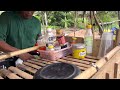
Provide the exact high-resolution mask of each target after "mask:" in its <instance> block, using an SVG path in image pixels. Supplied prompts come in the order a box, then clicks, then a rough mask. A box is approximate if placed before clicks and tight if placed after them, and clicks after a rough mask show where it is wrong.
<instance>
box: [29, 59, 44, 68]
mask: <svg viewBox="0 0 120 90" xmlns="http://www.w3.org/2000/svg"><path fill="white" fill-rule="evenodd" d="M27 62H30V63H33V64H36V65H39V66H42V67H43V66H46V65H45V64H43V63H39V62H35V61H31V60H27Z"/></svg>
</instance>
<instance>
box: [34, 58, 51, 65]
mask: <svg viewBox="0 0 120 90" xmlns="http://www.w3.org/2000/svg"><path fill="white" fill-rule="evenodd" d="M32 60H33V61H36V62H40V63H45V64H52V63H51V62H47V61H43V60H37V59H32Z"/></svg>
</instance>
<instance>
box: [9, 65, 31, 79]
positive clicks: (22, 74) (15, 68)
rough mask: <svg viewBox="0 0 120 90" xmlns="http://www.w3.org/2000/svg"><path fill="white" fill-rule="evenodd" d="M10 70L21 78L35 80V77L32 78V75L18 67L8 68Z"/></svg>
mask: <svg viewBox="0 0 120 90" xmlns="http://www.w3.org/2000/svg"><path fill="white" fill-rule="evenodd" d="M8 70H10V71H12V72H14V73H16V74H18V75H19V76H21V77H23V78H25V79H33V76H32V75H30V74H28V73H26V72H24V71H22V70H20V69H18V68H17V67H13V66H11V67H9V68H8Z"/></svg>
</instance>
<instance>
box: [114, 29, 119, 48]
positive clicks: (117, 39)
mask: <svg viewBox="0 0 120 90" xmlns="http://www.w3.org/2000/svg"><path fill="white" fill-rule="evenodd" d="M119 43H120V30H117V32H116V41H115V45H116V46H118V45H119Z"/></svg>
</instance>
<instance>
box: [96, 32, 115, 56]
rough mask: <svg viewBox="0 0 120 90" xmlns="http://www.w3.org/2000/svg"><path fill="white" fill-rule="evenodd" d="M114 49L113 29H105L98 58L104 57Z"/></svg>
mask: <svg viewBox="0 0 120 90" xmlns="http://www.w3.org/2000/svg"><path fill="white" fill-rule="evenodd" d="M112 49H113V33H112V32H111V30H104V32H103V34H102V38H101V43H100V48H99V53H98V58H101V57H103V56H104V55H106V54H107V53H108V52H109V51H111V50H112Z"/></svg>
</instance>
